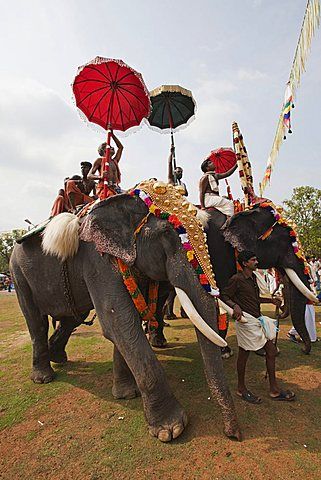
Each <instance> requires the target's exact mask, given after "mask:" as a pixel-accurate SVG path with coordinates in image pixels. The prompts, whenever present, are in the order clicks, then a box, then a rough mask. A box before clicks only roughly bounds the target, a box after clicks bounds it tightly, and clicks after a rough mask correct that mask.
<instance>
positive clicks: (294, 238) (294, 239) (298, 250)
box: [260, 201, 310, 276]
mask: <svg viewBox="0 0 321 480" xmlns="http://www.w3.org/2000/svg"><path fill="white" fill-rule="evenodd" d="M260 207H261V208H266V209H267V210H268V211H269V212H270V213H271V214H272V215H273V217H274V218H275V222H276V223H278V224H279V225H282V227H285V228H287V229H288V230H289V234H290V237H291V244H292V248H293V252H294V254H295V255H296V256H297V257H298V259H299V260H300V262H302V263H303V264H304V273H305V275H307V276H310V269H309V266H308V263H307V261H306V258H305V255H304V252H303V249H302V245H301V242H300V240H299V237H298V234H297V233H296V231H295V230H294V225H293V223H292V222H291V221H290V220H286V219H285V218H284V217H282V215H281V214H280V213H279V212H278V210H277V207H276V206H275V205H274V203H273V202H270V201H269V202H263V203H260ZM262 240H263V238H262Z"/></svg>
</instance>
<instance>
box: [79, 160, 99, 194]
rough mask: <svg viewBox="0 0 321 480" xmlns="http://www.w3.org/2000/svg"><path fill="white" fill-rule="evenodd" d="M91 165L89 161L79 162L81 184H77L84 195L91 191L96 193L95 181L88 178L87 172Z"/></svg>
mask: <svg viewBox="0 0 321 480" xmlns="http://www.w3.org/2000/svg"><path fill="white" fill-rule="evenodd" d="M91 167H92V163H90V162H81V163H80V169H81V175H82V180H81V184H79V188H80V190H81V191H82V192H83V193H85V194H86V195H90V194H91V193H92V194H93V195H96V183H95V182H94V180H90V179H89V178H88V174H89V172H90V170H91Z"/></svg>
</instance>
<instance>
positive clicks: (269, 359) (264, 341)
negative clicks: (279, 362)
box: [220, 251, 295, 404]
mask: <svg viewBox="0 0 321 480" xmlns="http://www.w3.org/2000/svg"><path fill="white" fill-rule="evenodd" d="M238 261H239V264H240V265H241V266H242V269H243V270H242V272H239V273H237V274H235V275H233V277H232V278H231V279H230V280H229V283H228V285H227V286H226V287H225V288H224V289H223V291H222V293H221V295H220V297H221V299H222V300H223V302H225V303H226V304H227V305H229V306H230V307H231V308H233V317H234V318H235V320H236V323H235V328H236V337H237V343H238V346H239V353H238V359H237V375H238V387H237V392H236V393H237V395H238V396H239V397H241V398H242V399H243V400H245V401H247V402H249V403H254V404H258V403H261V398H260V397H258V396H256V395H254V394H253V393H251V392H250V390H248V388H247V387H246V384H245V370H246V364H247V360H248V358H249V354H250V351H256V350H259V349H260V348H264V349H265V352H266V356H265V359H266V369H267V372H268V376H269V382H270V398H271V399H272V400H283V401H292V400H294V398H295V394H294V393H293V392H291V391H289V390H286V391H284V390H281V389H280V388H279V386H278V383H277V381H276V377H275V357H276V353H277V352H276V347H275V345H274V343H273V341H272V340H273V338H275V335H276V326H275V322H274V321H273V320H272V319H270V318H268V317H264V316H262V315H261V309H260V304H261V303H273V304H274V305H280V303H281V301H280V299H278V298H272V299H270V298H261V297H260V292H259V287H258V284H257V281H256V277H255V275H254V271H255V270H256V269H257V265H258V260H257V258H256V256H255V254H254V253H253V252H249V251H244V252H241V253H240V254H239V256H238ZM242 317H243V318H242ZM244 318H245V319H246V323H245V322H244V320H243V319H244Z"/></svg>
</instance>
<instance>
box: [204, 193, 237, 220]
mask: <svg viewBox="0 0 321 480" xmlns="http://www.w3.org/2000/svg"><path fill="white" fill-rule="evenodd" d="M204 206H205V208H210V207H214V208H217V210H219V211H220V212H222V213H224V215H227V216H228V217H231V216H232V215H234V203H233V201H232V200H229V199H228V198H224V197H220V196H219V195H215V194H213V193H205V197H204Z"/></svg>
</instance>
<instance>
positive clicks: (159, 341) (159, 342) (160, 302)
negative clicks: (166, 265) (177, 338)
mask: <svg viewBox="0 0 321 480" xmlns="http://www.w3.org/2000/svg"><path fill="white" fill-rule="evenodd" d="M172 294H174V296H173V295H172ZM170 295H172V297H173V303H174V300H175V296H176V292H175V290H174V289H171V292H170V294H168V283H167V282H166V283H160V284H159V289H158V298H157V308H156V314H155V316H156V319H157V321H158V327H157V328H156V329H155V330H153V331H151V332H150V335H149V342H150V344H151V345H152V346H153V347H156V348H165V347H166V346H167V340H166V337H165V335H164V312H165V310H166V304H167V302H168V299H169V297H170ZM172 311H173V310H172Z"/></svg>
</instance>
